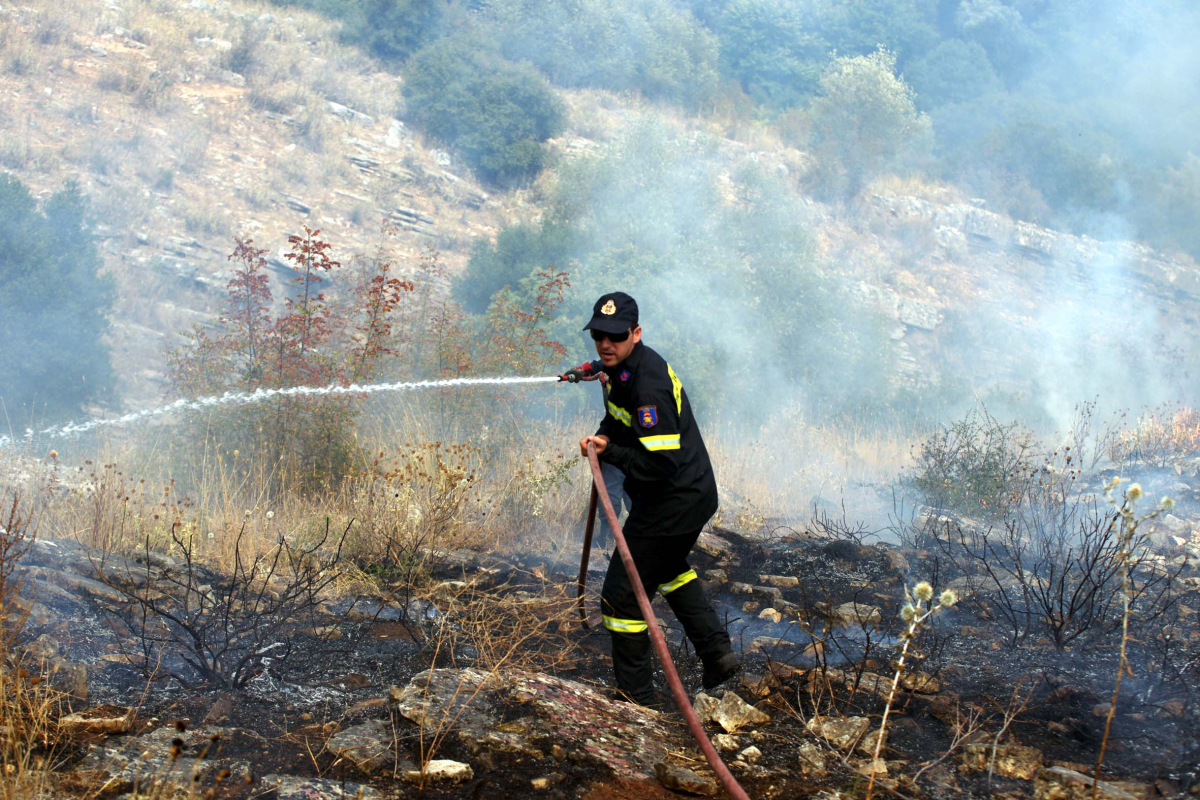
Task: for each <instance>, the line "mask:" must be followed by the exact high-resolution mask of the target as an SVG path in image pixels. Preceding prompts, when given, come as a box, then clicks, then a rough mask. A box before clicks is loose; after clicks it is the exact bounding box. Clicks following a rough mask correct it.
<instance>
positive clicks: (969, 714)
mask: <svg viewBox="0 0 1200 800" xmlns="http://www.w3.org/2000/svg"><path fill="white" fill-rule="evenodd" d="M985 721H986V720H985V718H984V712H983V709H982V708H978V707H975V706H968V707H967V710H966V713H963V710H962V707H961V705H959V704H957V703H956V704H955V706H954V724H953V725H951V726H950V734H951V737H950V745H949V746H948V747H947V748H946V752H944V753H942V754H941V755H940V756H938V757H937V758H935V759H933V760H932V761H930V762H929V763H928V764H925V765H924V766H922V767H921V768H920V769H919V770H917V772H916V774H915V775H913V777H912V782H913V783H914V784H915V783H916V782H917V781H919V780H921V776H922V775H924V774H925V773H926V772H928V771H929V770H931V769H933V768H934V767H936V766H937V765H938V764H941V763H942V762H943V761H945V760H946V759H947V758H949V757H950V756H952V755H954V754H955V753H956V752H957V751H958V750H959V749H960V748H961V747H962V746H963V745H964V744H966V743H967V742H968V741H970V739H971V738H972V737H973V736H974V735H975V734H976V733H978V732H979V731H980V730H982V729H983V724H984V722H985ZM994 757H995V756H994V755H993V758H994Z"/></svg>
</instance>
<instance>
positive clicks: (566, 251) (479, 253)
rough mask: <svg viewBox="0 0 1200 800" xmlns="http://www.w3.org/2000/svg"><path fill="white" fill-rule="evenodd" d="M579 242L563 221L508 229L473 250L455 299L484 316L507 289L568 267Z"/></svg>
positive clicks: (456, 284) (476, 245)
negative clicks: (541, 271) (540, 272)
mask: <svg viewBox="0 0 1200 800" xmlns="http://www.w3.org/2000/svg"><path fill="white" fill-rule="evenodd" d="M576 239H577V236H576V233H575V231H574V230H572V228H571V226H570V225H568V224H564V222H563V220H561V219H553V218H552V219H547V220H545V221H543V222H542V223H540V224H529V223H517V224H515V225H511V226H509V227H507V228H504V229H503V230H501V231H500V233H499V235H498V236H497V237H496V241H495V243H494V244H493V243H492V242H489V241H479V242H476V243H475V245H474V246H473V247H472V249H471V258H470V260H469V261H468V262H467V269H466V270H465V271H464V272H463V274H462V275H460V276H459V277H458V278H456V279H455V281H454V294H455V297H457V298H458V300H459V302H460V303H462V305H463V308H465V309H466V310H467V311H470V312H472V313H475V314H482V313H483V312H484V311H486V310H487V307H488V304H489V303H491V300H492V296H493V295H494V294H496V292H498V291H500V290H501V289H503V288H504V287H506V286H510V287H513V288H517V287H519V286H520V284H521V282H522V281H523V280H525V279H526V278H527V277H529V275H530V274H531V273H534V272H536V271H538V270H539V269H544V268H546V267H551V266H553V267H565V266H566V264H567V260H568V259H569V258H570V256H571V253H572V251H573V248H574V246H575V243H576Z"/></svg>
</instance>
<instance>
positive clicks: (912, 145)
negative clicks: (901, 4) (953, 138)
mask: <svg viewBox="0 0 1200 800" xmlns="http://www.w3.org/2000/svg"><path fill="white" fill-rule="evenodd" d="M895 68H896V57H895V56H894V55H893V54H891V53H889V52H888V51H886V50H879V51H876V52H875V53H872V54H871V55H869V56H847V57H844V58H838V59H836V60H834V62H833V63H832V64H830V65H829V68H828V69H826V70H825V73H824V74H823V75H822V76H821V96H820V97H818V98H817V99H816V100H814V101H813V103H812V106H811V107H810V123H811V131H812V133H811V136H812V149H813V152H814V154H815V155H816V156H817V166H816V168H815V169H814V170H813V173H812V179H813V183H814V187H815V188H816V189H817V190H818V191H820V192H821V193H823V194H825V195H827V196H834V197H837V196H840V197H850V196H853V195H855V194H857V193H858V191H859V190H860V189H862V187H863V186H864V185H865V184H866V183H867V182H868V181H869V180H871V179H872V178H873V177H875V176H877V175H880V174H882V173H885V172H905V171H908V170H911V169H912V168H913V167H914V166H916V165H917V164H919V163H920V162H921V161H922V160H923V159H924V158H926V157H927V156H928V155H929V154H930V153H931V151H932V145H933V126H932V124H931V123H930V121H929V117H927V116H926V115H924V114H922V113H920V112H919V111H917V107H916V103H915V101H914V98H913V91H912V89H911V88H909V86H908V84H906V83H905V82H904V81H903V79H901V78H898V77H896V74H895Z"/></svg>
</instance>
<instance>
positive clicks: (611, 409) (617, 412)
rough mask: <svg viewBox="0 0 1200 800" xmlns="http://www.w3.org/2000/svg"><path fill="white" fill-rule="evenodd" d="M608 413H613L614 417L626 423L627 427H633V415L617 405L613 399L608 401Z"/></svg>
mask: <svg viewBox="0 0 1200 800" xmlns="http://www.w3.org/2000/svg"><path fill="white" fill-rule="evenodd" d="M608 413H609V414H612V415H613V419H615V420H616V421H617V422H621V423H624V424H625V426H626V427H628V428H632V427H633V417H631V416H629V412H628V411H626V410H625V409H623V408H621V407H620V406H618V405H615V404H614V403H613V402H612V401H611V400H609V401H608Z"/></svg>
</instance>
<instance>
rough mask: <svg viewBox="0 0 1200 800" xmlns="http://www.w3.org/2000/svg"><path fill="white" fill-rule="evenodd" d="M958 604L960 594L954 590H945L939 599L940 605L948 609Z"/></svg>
mask: <svg viewBox="0 0 1200 800" xmlns="http://www.w3.org/2000/svg"><path fill="white" fill-rule="evenodd" d="M957 602H958V593H957V592H955V591H954V590H953V589H947V590H945V591H944V592H942V593H941V595H940V596H939V597H938V603H939V604H941V605H943V606H945V607H946V608H950V607H951V606H952V605H954V604H955V603H957Z"/></svg>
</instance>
